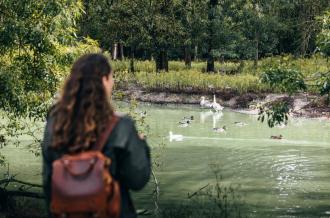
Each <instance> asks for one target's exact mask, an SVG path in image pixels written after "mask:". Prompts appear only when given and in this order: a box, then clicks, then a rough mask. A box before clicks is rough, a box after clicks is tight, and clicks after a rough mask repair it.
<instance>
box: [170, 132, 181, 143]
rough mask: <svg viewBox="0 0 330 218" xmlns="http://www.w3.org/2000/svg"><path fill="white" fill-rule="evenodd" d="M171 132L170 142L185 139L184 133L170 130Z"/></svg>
mask: <svg viewBox="0 0 330 218" xmlns="http://www.w3.org/2000/svg"><path fill="white" fill-rule="evenodd" d="M169 134H170V135H169V138H170V142H172V141H183V135H174V134H173V132H172V131H170V132H169Z"/></svg>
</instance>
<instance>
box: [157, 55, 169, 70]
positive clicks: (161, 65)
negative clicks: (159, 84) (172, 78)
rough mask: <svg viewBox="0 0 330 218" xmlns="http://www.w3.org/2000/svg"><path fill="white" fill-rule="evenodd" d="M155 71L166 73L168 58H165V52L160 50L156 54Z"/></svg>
mask: <svg viewBox="0 0 330 218" xmlns="http://www.w3.org/2000/svg"><path fill="white" fill-rule="evenodd" d="M156 71H157V72H159V71H166V72H168V57H167V51H165V50H161V51H160V52H157V54H156Z"/></svg>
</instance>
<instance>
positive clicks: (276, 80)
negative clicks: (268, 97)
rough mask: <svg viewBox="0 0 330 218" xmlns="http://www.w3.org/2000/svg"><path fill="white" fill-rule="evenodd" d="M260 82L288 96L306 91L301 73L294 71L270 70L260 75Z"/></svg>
mask: <svg viewBox="0 0 330 218" xmlns="http://www.w3.org/2000/svg"><path fill="white" fill-rule="evenodd" d="M260 80H261V82H262V83H265V84H268V85H270V87H272V88H273V89H278V90H280V91H282V92H287V93H289V94H290V95H291V94H293V93H295V92H298V91H305V90H306V89H307V87H306V84H305V82H304V77H303V75H302V73H301V72H299V71H298V70H294V69H287V68H283V67H276V68H270V69H267V70H266V71H265V72H264V73H262V74H261V76H260Z"/></svg>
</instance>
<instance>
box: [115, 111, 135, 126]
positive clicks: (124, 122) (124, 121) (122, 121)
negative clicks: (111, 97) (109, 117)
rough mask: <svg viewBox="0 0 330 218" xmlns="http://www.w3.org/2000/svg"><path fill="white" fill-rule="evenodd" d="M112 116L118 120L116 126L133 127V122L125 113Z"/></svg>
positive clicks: (116, 113)
mask: <svg viewBox="0 0 330 218" xmlns="http://www.w3.org/2000/svg"><path fill="white" fill-rule="evenodd" d="M114 115H115V116H116V117H118V118H119V121H118V124H122V125H134V123H135V121H134V120H133V119H132V118H131V117H130V116H129V115H128V114H126V113H122V112H117V111H116V112H115V113H114Z"/></svg>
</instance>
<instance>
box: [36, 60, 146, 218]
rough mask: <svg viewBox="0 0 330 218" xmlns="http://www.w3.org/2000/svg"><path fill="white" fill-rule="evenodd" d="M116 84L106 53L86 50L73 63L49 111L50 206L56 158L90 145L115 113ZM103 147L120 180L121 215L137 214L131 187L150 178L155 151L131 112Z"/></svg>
mask: <svg viewBox="0 0 330 218" xmlns="http://www.w3.org/2000/svg"><path fill="white" fill-rule="evenodd" d="M113 85H114V80H113V73H112V69H111V66H110V64H109V63H108V61H107V59H106V58H105V57H104V56H103V55H100V54H89V55H85V56H82V57H81V58H79V59H78V60H77V61H76V62H75V63H74V65H73V67H72V69H71V74H70V76H69V78H68V79H67V81H66V84H65V86H64V89H63V91H62V95H61V97H60V99H59V100H58V102H57V103H56V104H55V105H54V107H53V108H52V110H51V111H50V113H49V115H48V118H47V124H46V128H45V133H44V139H43V143H42V154H43V184H44V192H45V196H46V202H47V206H48V212H49V204H50V199H51V196H50V195H51V175H52V162H53V161H54V160H56V159H58V158H60V157H61V156H62V155H64V154H74V153H78V152H81V151H87V150H89V149H91V146H92V145H93V144H94V143H95V142H96V140H97V139H98V137H99V136H100V135H101V134H102V132H103V131H104V130H105V129H106V128H107V124H108V123H109V122H108V121H109V119H111V117H112V116H113V115H114V111H113V108H112V107H111V104H110V102H109V99H110V97H111V93H112V88H113ZM103 153H104V154H105V155H106V156H108V157H109V158H111V160H112V165H111V168H110V172H111V174H112V175H113V176H114V178H116V179H117V181H119V184H120V189H121V217H125V218H126V217H129V218H130V217H136V213H135V209H134V206H133V203H132V200H131V197H130V194H129V190H130V189H131V190H140V189H142V188H143V187H144V186H145V185H146V183H147V182H148V180H149V177H150V171H151V169H150V154H149V148H148V145H147V143H146V141H145V140H144V139H143V136H139V135H138V133H137V130H136V128H135V124H134V122H133V121H132V120H131V119H130V118H129V117H127V116H123V117H120V118H119V121H118V122H117V124H116V125H115V127H114V128H113V130H112V132H111V134H110V136H109V137H108V140H107V143H106V144H105V146H104V148H103Z"/></svg>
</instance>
